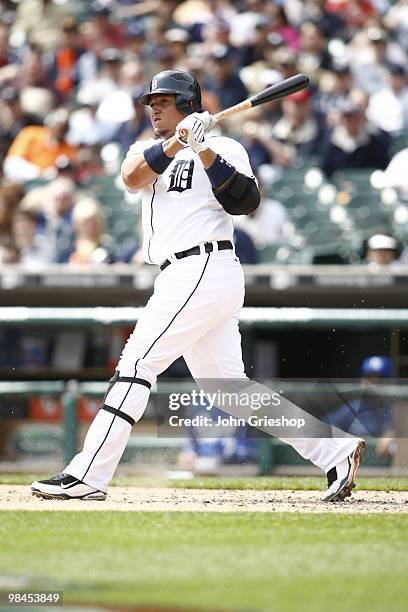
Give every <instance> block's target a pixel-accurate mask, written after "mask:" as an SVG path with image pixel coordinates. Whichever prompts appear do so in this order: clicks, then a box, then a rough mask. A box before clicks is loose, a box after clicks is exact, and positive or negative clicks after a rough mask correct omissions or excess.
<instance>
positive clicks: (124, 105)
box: [96, 60, 145, 139]
mask: <svg viewBox="0 0 408 612" xmlns="http://www.w3.org/2000/svg"><path fill="white" fill-rule="evenodd" d="M144 83H145V81H144V75H143V69H142V66H141V65H140V63H139V62H138V61H137V60H128V61H126V62H124V63H123V64H122V65H121V67H120V70H119V74H118V82H117V87H116V88H115V90H114V91H110V92H108V93H107V94H106V95H104V96H103V98H102V99H101V101H100V103H99V105H98V109H97V111H96V118H97V119H98V120H99V121H100V122H101V124H102V125H104V126H105V130H106V131H109V132H110V136H109V138H110V139H111V138H112V136H113V134H114V133H115V131H116V130H117V129H118V126H119V125H122V124H123V123H124V122H125V121H128V120H129V119H131V118H132V117H133V115H134V105H133V100H132V90H134V89H135V88H141V87H143V86H144Z"/></svg>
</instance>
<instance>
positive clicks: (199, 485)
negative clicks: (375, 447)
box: [0, 474, 408, 491]
mask: <svg viewBox="0 0 408 612" xmlns="http://www.w3.org/2000/svg"><path fill="white" fill-rule="evenodd" d="M48 477H49V474H48V475H47V474H0V484H10V485H12V484H24V485H28V484H30V483H31V482H32V481H33V480H38V479H41V478H48ZM357 483H358V488H359V489H362V490H368V491H408V477H401V478H393V477H389V478H388V477H385V476H382V477H367V476H366V477H358V479H357ZM325 485H326V481H325V479H324V478H323V477H319V476H302V477H301V476H258V477H250V478H247V477H242V478H221V477H207V478H203V477H201V478H200V477H196V478H193V479H191V480H182V479H179V480H166V479H163V478H150V477H145V476H143V477H139V476H137V477H136V476H131V477H120V478H115V479H114V480H113V481H112V483H111V486H135V487H137V486H139V487H149V486H150V487H177V488H187V489H239V490H244V489H253V490H254V491H269V490H277V489H289V490H292V491H307V490H310V491H318V490H323V489H324V488H325Z"/></svg>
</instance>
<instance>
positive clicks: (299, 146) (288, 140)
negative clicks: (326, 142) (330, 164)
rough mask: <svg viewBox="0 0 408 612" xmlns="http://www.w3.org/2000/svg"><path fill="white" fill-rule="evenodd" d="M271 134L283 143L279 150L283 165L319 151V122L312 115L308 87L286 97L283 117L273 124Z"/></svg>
mask: <svg viewBox="0 0 408 612" xmlns="http://www.w3.org/2000/svg"><path fill="white" fill-rule="evenodd" d="M271 135H272V137H273V138H274V139H275V140H277V141H278V142H279V143H281V147H280V151H279V158H281V160H282V161H283V163H281V165H288V164H292V163H293V162H294V160H295V159H296V158H298V159H306V158H308V157H309V156H310V155H315V154H317V153H318V151H319V146H320V134H319V124H318V123H317V121H316V119H315V117H314V116H313V115H312V111H311V96H310V91H309V90H308V89H304V90H303V91H298V92H296V93H294V94H292V95H290V96H287V97H286V98H284V100H283V101H282V117H281V118H280V119H279V120H278V121H277V122H276V124H275V125H274V126H273V128H272V132H271ZM275 156H276V151H275ZM277 161H278V160H277ZM279 161H280V160H279ZM278 163H279V162H278Z"/></svg>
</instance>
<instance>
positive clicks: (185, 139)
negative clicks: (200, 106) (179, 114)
mask: <svg viewBox="0 0 408 612" xmlns="http://www.w3.org/2000/svg"><path fill="white" fill-rule="evenodd" d="M201 114H204V113H193V114H192V115H188V117H186V118H185V119H183V120H182V121H180V123H179V124H178V125H177V127H176V138H177V140H178V141H179V142H180V143H181V144H182V145H188V146H190V147H191V148H192V150H193V151H194V152H195V153H200V152H201V151H204V150H205V149H208V144H207V143H206V141H205V129H204V122H203V121H202V120H201V119H200V118H199V117H198V115H201Z"/></svg>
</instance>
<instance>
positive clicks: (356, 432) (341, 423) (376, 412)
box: [327, 356, 394, 437]
mask: <svg viewBox="0 0 408 612" xmlns="http://www.w3.org/2000/svg"><path fill="white" fill-rule="evenodd" d="M393 375H394V374H393V367H392V362H391V359H390V358H389V357H383V356H372V357H367V358H366V359H364V360H363V362H362V364H361V377H362V378H361V382H362V384H363V390H362V393H361V396H360V397H358V398H356V399H350V401H348V402H345V403H344V404H342V405H341V406H340V408H338V409H337V410H335V411H334V412H331V413H330V414H328V415H327V420H328V422H329V423H330V424H331V425H333V426H334V427H339V428H340V429H342V430H343V431H346V432H347V433H350V434H352V435H353V436H375V437H380V436H385V437H388V436H390V435H391V427H392V417H391V404H390V402H389V401H388V400H387V399H386V398H383V397H381V395H380V393H376V392H375V391H374V390H372V389H371V385H372V384H376V383H381V382H382V381H384V380H386V379H389V378H391V377H392V376H393Z"/></svg>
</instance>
